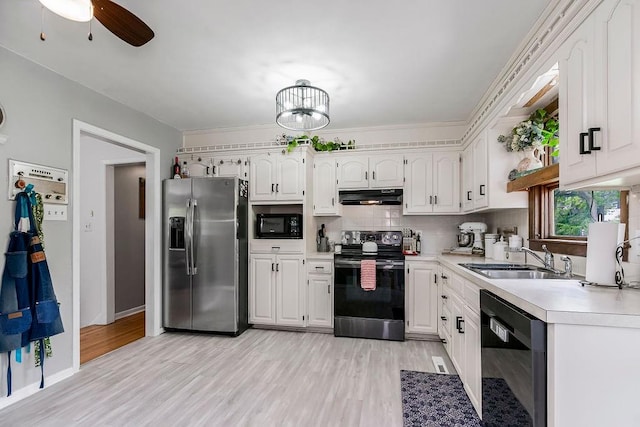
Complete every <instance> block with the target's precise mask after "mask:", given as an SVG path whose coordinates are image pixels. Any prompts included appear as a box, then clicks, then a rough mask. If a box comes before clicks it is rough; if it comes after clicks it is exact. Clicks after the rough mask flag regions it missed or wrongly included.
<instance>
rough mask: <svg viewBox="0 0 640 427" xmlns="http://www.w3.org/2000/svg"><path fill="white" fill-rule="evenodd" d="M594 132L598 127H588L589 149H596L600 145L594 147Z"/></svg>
mask: <svg viewBox="0 0 640 427" xmlns="http://www.w3.org/2000/svg"><path fill="white" fill-rule="evenodd" d="M594 132H600V128H589V150H593V151H598V150H599V149H600V147H596V145H595V143H594V137H593V133H594Z"/></svg>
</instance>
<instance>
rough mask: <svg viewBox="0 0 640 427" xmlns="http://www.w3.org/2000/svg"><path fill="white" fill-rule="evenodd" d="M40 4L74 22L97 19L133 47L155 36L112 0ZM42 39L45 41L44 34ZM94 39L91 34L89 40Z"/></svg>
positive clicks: (56, 0)
mask: <svg viewBox="0 0 640 427" xmlns="http://www.w3.org/2000/svg"><path fill="white" fill-rule="evenodd" d="M40 3H42V5H43V6H44V7H46V8H47V9H49V10H50V11H52V12H53V13H55V14H57V15H60V16H62V17H63V18H66V19H70V20H72V21H80V22H87V21H90V20H91V19H92V18H93V17H95V18H96V19H97V20H98V21H100V23H101V24H102V25H104V26H105V27H106V28H107V30H109V31H111V32H112V33H113V34H115V35H116V36H118V37H119V38H120V39H122V40H123V41H125V42H127V43H129V44H130V45H132V46H136V47H139V46H142V45H144V44H145V43H147V42H148V41H149V40H151V39H152V38H153V36H154V35H155V34H154V33H153V30H152V29H151V28H149V26H148V25H147V24H145V23H144V22H143V21H142V20H141V19H140V18H138V17H137V16H136V15H134V14H133V13H131V12H129V11H128V10H127V9H125V8H124V7H122V6H120V5H118V4H116V3H114V2H112V1H110V0H40ZM40 38H41V39H42V40H44V34H41V35H40ZM92 39H93V36H92V35H91V33H89V40H92Z"/></svg>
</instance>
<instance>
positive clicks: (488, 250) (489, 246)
mask: <svg viewBox="0 0 640 427" xmlns="http://www.w3.org/2000/svg"><path fill="white" fill-rule="evenodd" d="M499 236H500V235H499V234H485V235H484V257H485V258H493V244H494V243H495V242H496V240H498V237H499Z"/></svg>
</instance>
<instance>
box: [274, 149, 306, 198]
mask: <svg viewBox="0 0 640 427" xmlns="http://www.w3.org/2000/svg"><path fill="white" fill-rule="evenodd" d="M304 163H305V160H304V157H302V156H300V155H299V154H287V155H282V156H280V157H278V163H277V169H276V170H277V173H276V177H277V180H276V199H277V200H302V198H303V196H304V190H305V188H304V186H305V182H304V175H305V173H304V172H305V165H304Z"/></svg>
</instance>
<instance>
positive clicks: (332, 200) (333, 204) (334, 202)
mask: <svg viewBox="0 0 640 427" xmlns="http://www.w3.org/2000/svg"><path fill="white" fill-rule="evenodd" d="M335 205H336V198H335V197H332V198H331V206H335Z"/></svg>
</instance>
